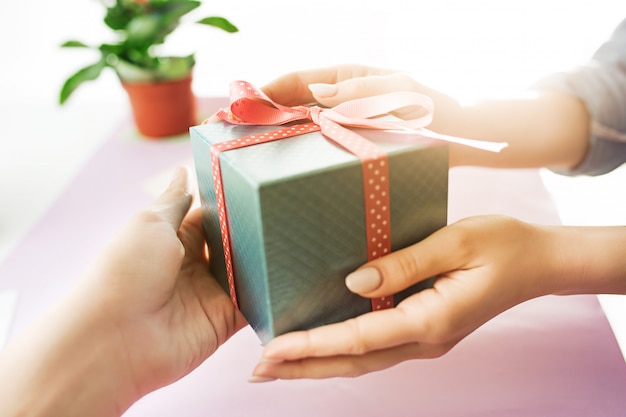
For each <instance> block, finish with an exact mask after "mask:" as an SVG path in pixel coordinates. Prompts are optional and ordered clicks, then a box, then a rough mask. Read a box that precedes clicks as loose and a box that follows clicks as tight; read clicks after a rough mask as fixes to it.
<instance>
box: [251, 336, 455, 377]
mask: <svg viewBox="0 0 626 417" xmlns="http://www.w3.org/2000/svg"><path fill="white" fill-rule="evenodd" d="M453 346H454V343H450V344H447V345H430V344H425V343H408V344H405V345H401V346H395V347H392V348H389V349H383V350H377V351H373V352H369V353H366V354H363V355H341V356H332V357H323V358H318V357H313V358H305V359H301V360H296V361H282V362H280V361H271V360H261V361H260V362H259V363H258V364H257V365H256V366H255V368H254V370H253V371H252V378H251V379H250V381H251V382H265V381H270V380H274V379H301V378H310V379H320V378H332V377H357V376H361V375H365V374H368V373H371V372H377V371H381V370H383V369H387V368H390V367H392V366H394V365H397V364H399V363H401V362H404V361H407V360H413V359H432V358H438V357H440V356H442V355H443V354H445V353H446V352H448V351H449V350H450V349H451V348H452V347H453Z"/></svg>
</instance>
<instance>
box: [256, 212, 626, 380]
mask: <svg viewBox="0 0 626 417" xmlns="http://www.w3.org/2000/svg"><path fill="white" fill-rule="evenodd" d="M625 242H626V229H625V228H623V227H622V228H575V227H563V226H557V227H545V226H536V225H531V224H527V223H523V222H521V221H518V220H514V219H511V218H507V217H499V216H484V217H475V218H470V219H465V220H462V221H460V222H458V223H455V224H453V225H451V226H448V227H445V228H443V229H441V230H440V231H438V232H436V233H434V234H433V235H431V236H430V237H428V238H426V239H425V240H423V241H422V242H420V243H418V244H416V245H413V246H411V247H408V248H406V249H404V250H400V251H397V252H394V253H392V254H390V255H388V256H386V257H384V258H380V259H377V260H375V261H372V262H370V263H368V264H366V265H365V266H363V267H362V268H360V269H358V270H357V271H356V272H354V273H352V274H350V275H349V276H348V277H347V278H346V285H347V286H348V288H349V289H351V290H352V291H353V292H356V293H358V294H360V295H362V296H364V297H381V296H388V295H391V294H393V293H395V292H398V291H399V290H402V289H404V288H407V287H409V286H410V285H412V284H414V283H416V282H419V281H422V280H424V279H427V278H429V277H432V276H437V280H436V282H435V284H434V288H432V289H427V290H424V291H422V292H419V293H417V294H414V295H412V296H410V297H408V298H407V299H405V300H404V301H402V302H401V303H399V304H398V305H397V306H396V308H393V309H388V310H382V311H376V312H371V313H367V314H364V315H362V316H359V317H356V318H354V319H350V320H347V321H345V322H341V323H337V324H331V325H328V326H324V327H319V328H316V329H312V330H308V331H299V332H294V333H290V334H286V335H282V336H279V337H277V338H276V339H274V340H273V341H271V342H270V343H268V345H267V346H266V348H265V350H264V354H263V359H262V360H261V362H260V363H259V364H258V365H257V366H256V368H255V369H254V371H253V377H252V379H251V380H252V381H267V380H272V379H276V378H280V379H292V378H327V377H333V376H358V375H362V374H365V373H368V372H373V371H377V370H381V369H384V368H388V367H390V366H393V365H395V364H397V363H399V362H402V361H405V360H409V359H417V358H435V357H438V356H441V355H443V354H445V353H446V352H448V351H449V350H450V349H452V348H453V347H454V346H455V345H456V344H457V343H459V342H460V341H461V340H462V339H463V338H464V337H466V336H467V335H468V334H470V333H471V332H473V331H474V330H476V329H477V328H478V327H480V326H481V325H482V324H484V323H485V322H487V321H488V320H490V319H491V318H493V317H494V316H496V315H498V314H499V313H501V312H503V311H505V310H507V309H509V308H510V307H512V306H514V305H516V304H519V303H521V302H523V301H526V300H529V299H531V298H534V297H538V296H541V295H544V294H552V293H585V292H591V293H595V292H598V293H599V292H624V291H626V264H625V262H624V260H623V250H622V249H619V248H620V247H623V245H624V243H625ZM620 253H621V254H620Z"/></svg>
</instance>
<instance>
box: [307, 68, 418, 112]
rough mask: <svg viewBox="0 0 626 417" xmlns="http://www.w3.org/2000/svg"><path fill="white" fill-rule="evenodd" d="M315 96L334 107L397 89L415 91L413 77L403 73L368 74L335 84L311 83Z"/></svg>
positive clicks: (321, 101)
mask: <svg viewBox="0 0 626 417" xmlns="http://www.w3.org/2000/svg"><path fill="white" fill-rule="evenodd" d="M309 89H310V90H311V91H312V93H313V98H314V99H315V101H317V102H318V103H320V104H322V105H324V106H326V107H334V106H336V105H338V104H341V103H343V102H345V101H348V100H354V99H357V98H363V97H370V96H375V95H380V94H386V93H392V92H397V91H415V90H416V86H415V82H414V81H413V79H412V78H410V77H408V76H407V75H405V74H402V73H391V74H376V75H372V74H367V75H365V76H360V77H352V78H349V79H345V80H343V81H338V82H336V83H334V84H323V83H313V84H309Z"/></svg>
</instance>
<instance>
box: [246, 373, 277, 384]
mask: <svg viewBox="0 0 626 417" xmlns="http://www.w3.org/2000/svg"><path fill="white" fill-rule="evenodd" d="M271 381H276V378H272V377H270V376H256V375H252V376H251V377H250V378H249V379H248V382H252V383H257V382H271Z"/></svg>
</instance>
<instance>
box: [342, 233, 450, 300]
mask: <svg viewBox="0 0 626 417" xmlns="http://www.w3.org/2000/svg"><path fill="white" fill-rule="evenodd" d="M454 262H455V261H454V258H453V257H452V256H451V255H450V245H449V241H448V239H447V238H446V229H445V228H444V229H442V230H440V231H438V232H436V233H434V234H433V235H431V236H429V237H428V238H426V239H425V240H423V241H421V242H419V243H417V244H415V245H413V246H410V247H407V248H404V249H401V250H398V251H396V252H393V253H391V254H389V255H387V256H384V257H381V258H378V259H376V260H374V261H371V262H368V263H367V264H365V265H363V266H362V267H360V268H359V269H357V270H356V271H354V272H352V273H351V274H349V275H348V276H347V277H346V280H345V283H346V286H347V287H348V289H349V290H350V291H352V292H354V293H357V294H359V295H361V296H364V297H368V298H375V297H381V296H387V295H391V294H394V293H396V292H398V291H401V290H404V289H406V288H408V287H410V286H411V285H413V284H416V283H418V282H420V281H424V280H426V279H429V278H432V277H434V276H437V275H440V274H444V273H446V272H449V271H451V270H453V269H456V267H455V263H454Z"/></svg>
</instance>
